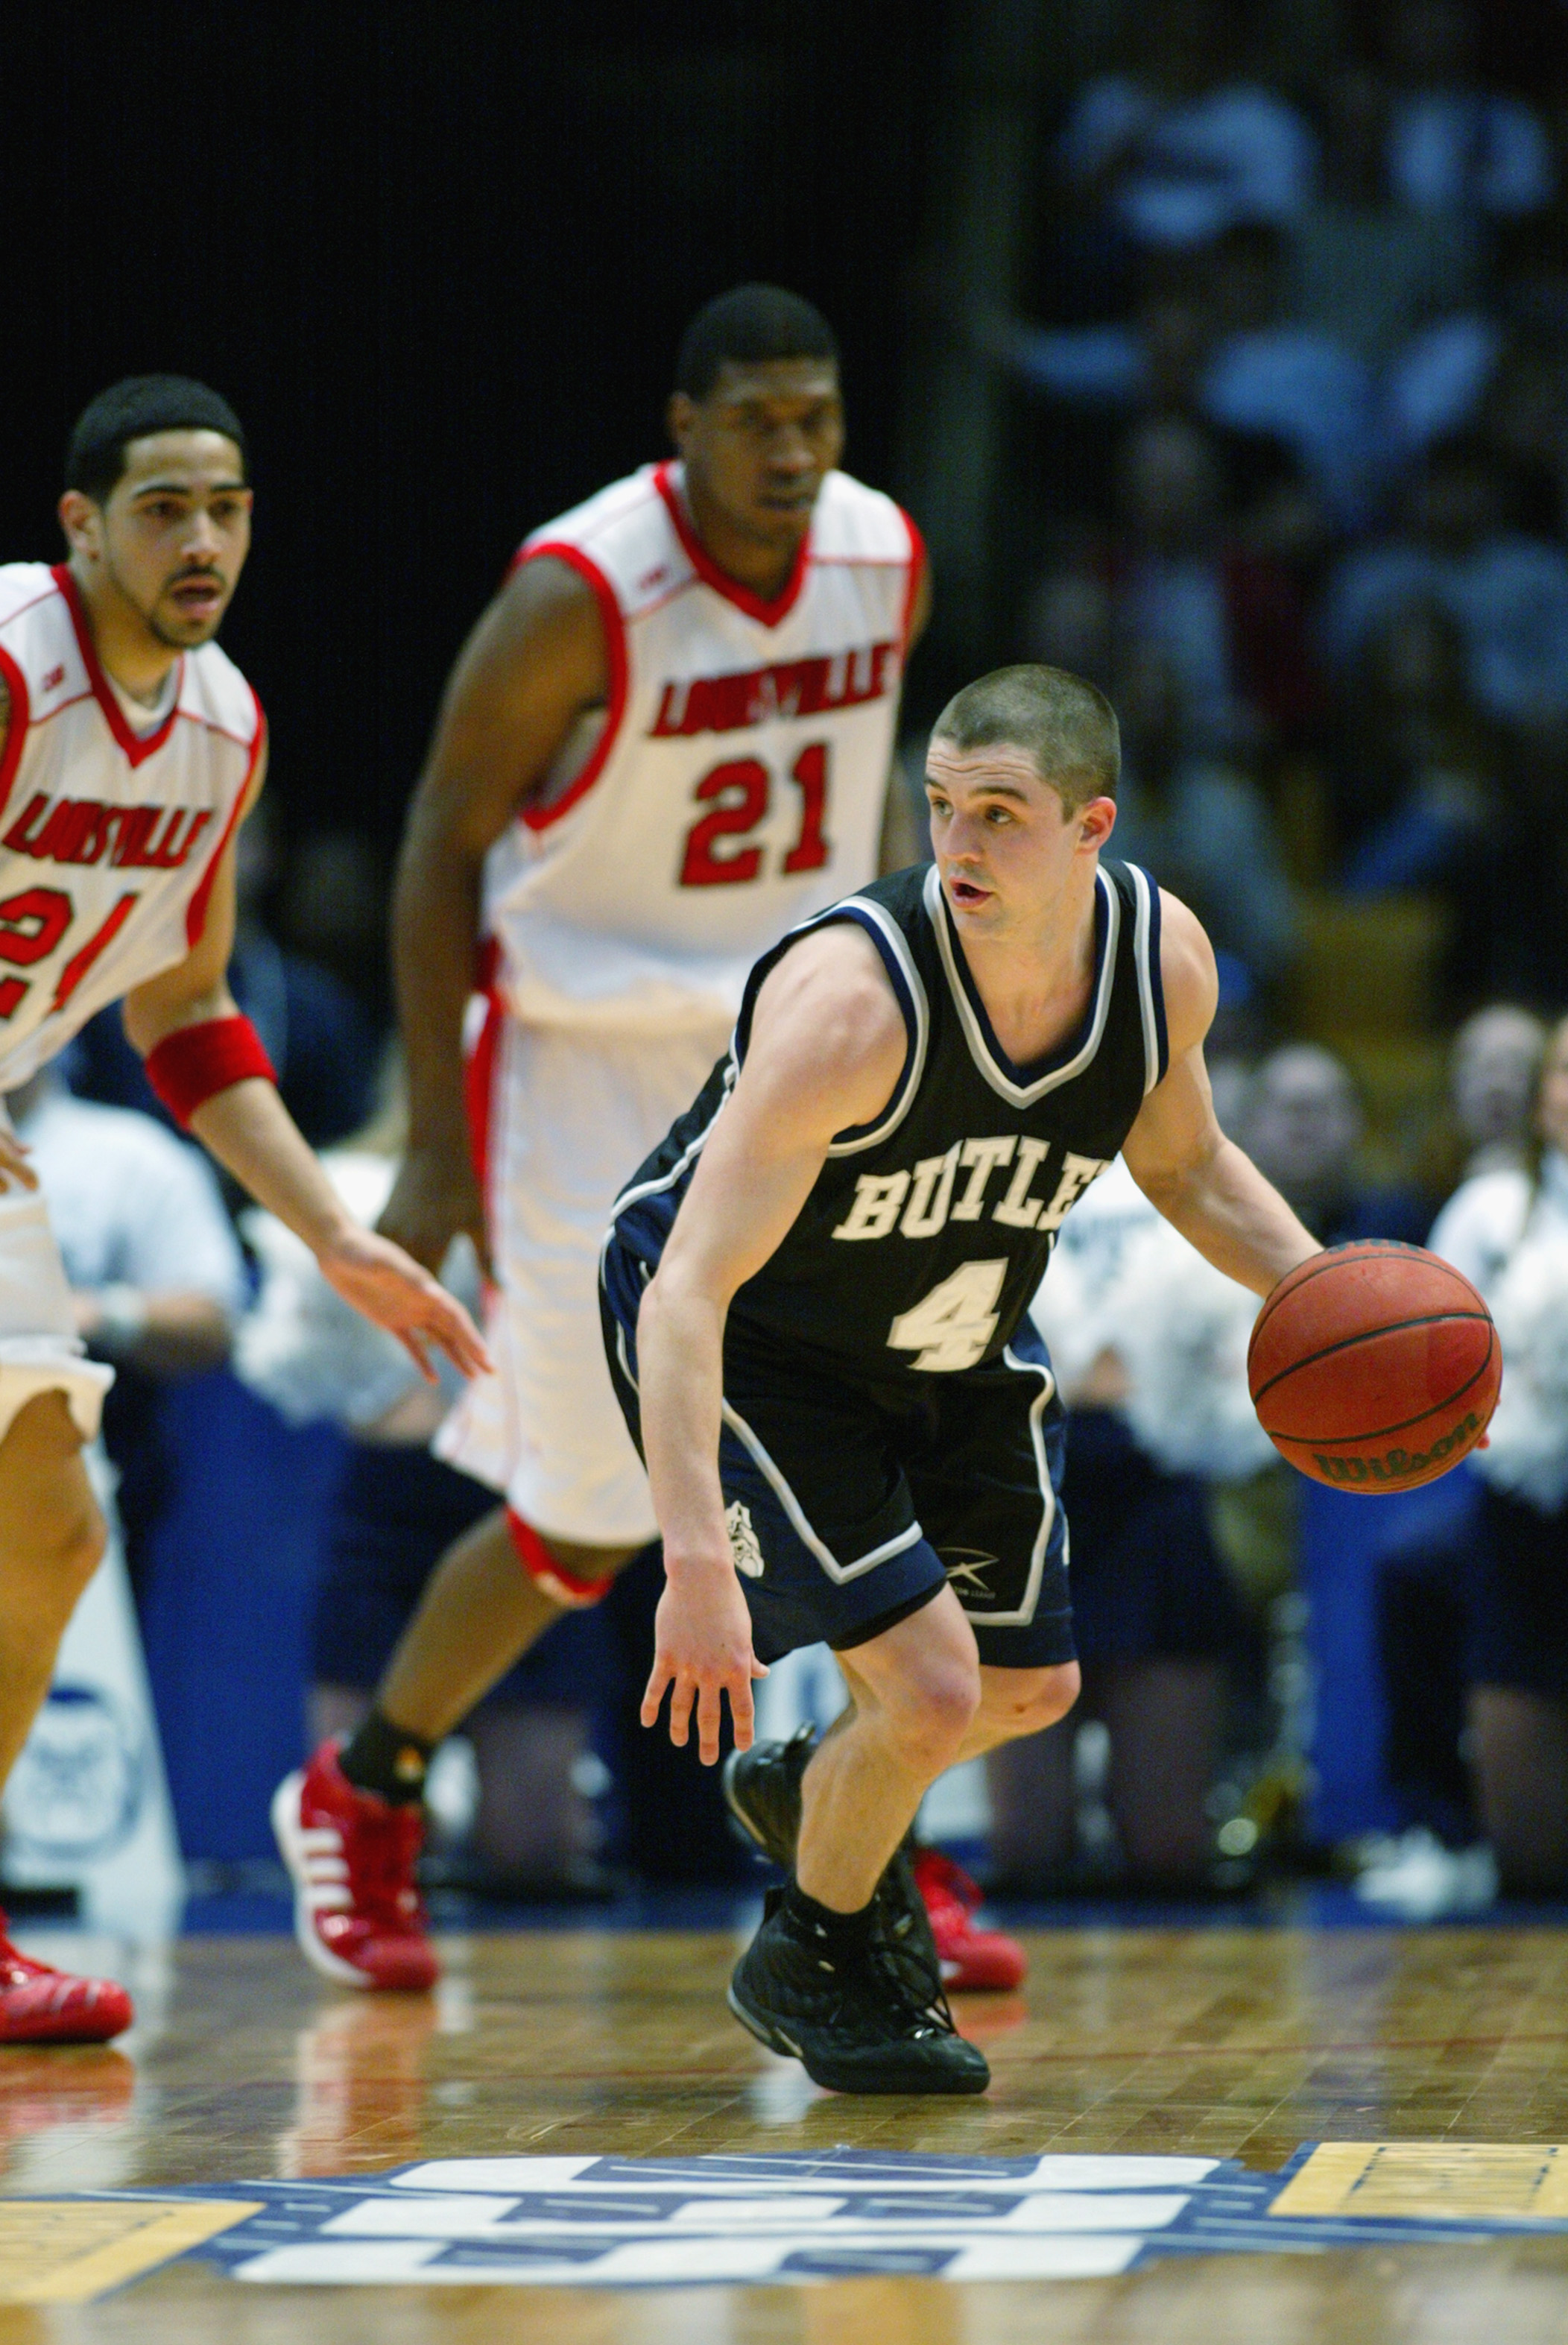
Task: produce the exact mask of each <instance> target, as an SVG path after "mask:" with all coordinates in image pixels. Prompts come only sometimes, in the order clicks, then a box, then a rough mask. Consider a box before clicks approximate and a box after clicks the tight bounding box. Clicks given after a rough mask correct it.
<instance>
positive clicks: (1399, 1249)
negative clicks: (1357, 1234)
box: [1247, 1238, 1502, 1497]
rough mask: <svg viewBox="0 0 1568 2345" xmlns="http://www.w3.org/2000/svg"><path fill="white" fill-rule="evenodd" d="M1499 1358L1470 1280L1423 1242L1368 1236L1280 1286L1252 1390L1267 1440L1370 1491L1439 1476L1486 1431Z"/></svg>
mask: <svg viewBox="0 0 1568 2345" xmlns="http://www.w3.org/2000/svg"><path fill="white" fill-rule="evenodd" d="M1501 1381H1502V1350H1501V1348H1500V1346H1499V1345H1498V1341H1497V1330H1496V1328H1495V1327H1494V1326H1493V1325H1492V1315H1491V1313H1490V1312H1489V1311H1488V1309H1487V1307H1486V1305H1485V1304H1484V1303H1483V1302H1482V1299H1481V1297H1480V1295H1479V1294H1477V1293H1476V1291H1475V1289H1474V1287H1473V1286H1472V1284H1471V1283H1470V1281H1469V1279H1468V1278H1462V1276H1461V1275H1460V1274H1459V1272H1458V1271H1457V1270H1454V1269H1452V1268H1451V1267H1450V1265H1449V1264H1447V1263H1446V1262H1440V1261H1439V1259H1438V1257H1437V1255H1436V1254H1428V1253H1427V1251H1426V1249H1425V1248H1424V1246H1411V1245H1398V1244H1395V1243H1394V1242H1393V1240H1392V1239H1390V1238H1363V1239H1361V1240H1359V1241H1358V1242H1357V1243H1356V1244H1353V1245H1340V1246H1330V1248H1329V1249H1328V1251H1327V1252H1326V1253H1324V1254H1314V1255H1312V1257H1311V1259H1310V1261H1308V1262H1304V1263H1302V1264H1301V1265H1300V1268H1299V1269H1296V1270H1293V1271H1291V1272H1290V1275H1289V1276H1288V1277H1286V1278H1282V1279H1281V1280H1280V1284H1279V1285H1278V1286H1277V1287H1276V1288H1275V1289H1274V1292H1273V1293H1272V1294H1270V1297H1269V1299H1268V1301H1267V1302H1266V1303H1265V1304H1264V1305H1263V1308H1262V1310H1261V1311H1260V1312H1259V1315H1258V1324H1257V1325H1256V1326H1255V1327H1254V1328H1253V1330H1252V1341H1251V1344H1250V1345H1249V1349H1248V1354H1247V1382H1248V1385H1249V1387H1250V1390H1251V1394H1252V1405H1253V1406H1254V1407H1255V1408H1256V1409H1257V1411H1258V1416H1259V1423H1260V1424H1261V1425H1262V1427H1263V1430H1264V1432H1265V1433H1266V1434H1267V1435H1268V1436H1269V1438H1270V1441H1271V1442H1272V1443H1273V1444H1274V1447H1275V1448H1276V1449H1278V1450H1279V1451H1280V1455H1281V1456H1282V1457H1288V1458H1289V1459H1290V1463H1291V1465H1292V1466H1297V1467H1300V1470H1301V1472H1302V1473H1303V1474H1310V1476H1311V1477H1312V1478H1313V1480H1314V1481H1316V1482H1327V1483H1329V1484H1330V1485H1331V1486H1332V1487H1334V1488H1336V1489H1344V1490H1359V1491H1361V1492H1363V1493H1365V1495H1366V1496H1368V1497H1379V1496H1381V1495H1383V1494H1385V1493H1386V1492H1388V1491H1391V1490H1413V1489H1414V1488H1415V1487H1417V1486H1418V1484H1420V1483H1421V1482H1435V1481H1436V1479H1437V1477H1438V1476H1439V1475H1440V1474H1446V1473H1447V1472H1448V1470H1449V1468H1450V1467H1451V1466H1457V1465H1458V1463H1459V1461H1460V1459H1461V1458H1462V1457H1463V1456H1464V1455H1465V1453H1466V1451H1467V1450H1471V1449H1473V1448H1474V1447H1475V1445H1476V1443H1477V1442H1478V1441H1479V1440H1480V1439H1481V1437H1482V1434H1483V1433H1484V1432H1485V1431H1486V1427H1487V1423H1488V1421H1489V1419H1490V1418H1491V1416H1492V1410H1493V1409H1494V1408H1495V1407H1496V1406H1497V1387H1498V1386H1499V1384H1500V1383H1501Z"/></svg>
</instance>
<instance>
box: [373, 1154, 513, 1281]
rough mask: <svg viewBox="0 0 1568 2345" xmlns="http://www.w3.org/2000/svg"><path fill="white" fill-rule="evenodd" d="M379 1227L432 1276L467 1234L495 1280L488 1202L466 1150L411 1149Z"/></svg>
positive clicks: (378, 1224) (394, 1185) (486, 1272)
mask: <svg viewBox="0 0 1568 2345" xmlns="http://www.w3.org/2000/svg"><path fill="white" fill-rule="evenodd" d="M376 1227H377V1228H378V1229H379V1231H380V1233H381V1234H382V1235H383V1237H389V1238H390V1239H391V1240H392V1241H393V1243H394V1244H396V1245H400V1246H401V1247H403V1248H404V1250H405V1251H406V1252H407V1253H409V1254H412V1255H413V1257H414V1260H415V1261H416V1262H422V1263H423V1264H424V1266H425V1268H426V1269H427V1270H431V1271H439V1270H440V1266H441V1264H442V1263H443V1262H445V1260H446V1258H447V1249H448V1247H449V1246H450V1244H451V1242H452V1240H453V1239H454V1238H455V1237H459V1236H461V1235H463V1234H465V1233H466V1235H467V1236H469V1237H470V1238H471V1239H472V1241H473V1246H474V1252H475V1253H476V1254H478V1256H479V1258H480V1264H481V1267H482V1269H483V1270H484V1272H485V1274H486V1276H487V1277H488V1276H489V1274H490V1254H489V1243H488V1239H487V1236H486V1232H485V1216H484V1199H483V1197H482V1195H481V1192H480V1185H479V1179H478V1176H477V1174H476V1173H475V1172H474V1169H473V1160H472V1159H471V1157H470V1154H469V1152H468V1150H467V1148H466V1146H463V1147H458V1146H453V1147H450V1148H430V1147H422V1148H410V1151H409V1152H408V1154H407V1155H406V1156H405V1157H404V1159H403V1162H402V1163H401V1165H400V1168H399V1172H398V1177H397V1179H396V1181H395V1182H394V1183H393V1184H392V1193H391V1195H390V1196H389V1198H388V1200H387V1203H386V1208H385V1210H384V1212H383V1213H382V1214H381V1218H380V1220H379V1222H378V1223H377V1224H376Z"/></svg>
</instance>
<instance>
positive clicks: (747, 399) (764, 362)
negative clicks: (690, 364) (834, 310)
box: [709, 359, 838, 407]
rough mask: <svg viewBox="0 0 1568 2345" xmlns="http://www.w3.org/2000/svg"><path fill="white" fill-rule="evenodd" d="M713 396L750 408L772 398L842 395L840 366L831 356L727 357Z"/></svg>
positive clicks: (818, 398) (719, 372)
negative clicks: (788, 357) (839, 374)
mask: <svg viewBox="0 0 1568 2345" xmlns="http://www.w3.org/2000/svg"><path fill="white" fill-rule="evenodd" d="M709 396H710V398H712V399H714V400H717V401H721V402H722V403H723V405H724V406H726V407H749V406H756V405H761V404H764V403H765V402H767V401H772V400H822V399H836V398H837V397H838V369H837V368H836V367H835V365H834V363H833V360H831V359H757V360H750V361H745V362H743V361H742V360H739V359H726V360H724V362H723V365H722V366H721V367H720V369H719V371H718V374H717V376H716V377H715V378H714V381H713V390H712V391H711V392H710V393H709Z"/></svg>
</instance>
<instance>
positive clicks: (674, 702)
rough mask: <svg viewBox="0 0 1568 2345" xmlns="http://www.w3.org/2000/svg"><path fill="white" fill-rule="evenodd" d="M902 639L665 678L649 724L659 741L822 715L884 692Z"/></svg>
mask: <svg viewBox="0 0 1568 2345" xmlns="http://www.w3.org/2000/svg"><path fill="white" fill-rule="evenodd" d="M898 675H899V661H898V645H896V644H894V643H888V644H862V645H860V646H859V648H858V649H857V650H855V651H847V652H835V653H834V654H833V655H831V657H830V656H827V655H823V656H820V657H818V658H815V659H799V660H783V661H780V662H779V664H778V665H776V666H774V667H752V668H741V669H736V670H735V671H734V672H733V674H732V675H693V676H686V677H683V678H682V679H681V680H680V681H679V682H677V683H674V684H667V685H665V686H664V688H663V691H662V692H661V694H660V695H659V714H658V716H656V717H655V718H654V720H653V723H652V726H650V727H649V738H650V740H654V741H668V740H679V739H682V738H683V737H685V736H688V735H690V734H693V733H740V732H744V731H745V730H746V729H747V728H748V727H749V726H754V725H769V724H772V723H774V721H775V720H776V719H778V718H786V719H787V718H794V717H797V716H824V715H825V714H826V713H827V712H828V711H830V710H832V709H835V708H858V707H860V706H862V704H863V703H865V702H866V701H872V700H881V699H883V698H885V695H887V694H888V693H890V692H892V691H893V690H894V689H895V686H896V685H897V682H898Z"/></svg>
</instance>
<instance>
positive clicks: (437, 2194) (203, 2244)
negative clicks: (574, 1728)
mask: <svg viewBox="0 0 1568 2345" xmlns="http://www.w3.org/2000/svg"><path fill="white" fill-rule="evenodd" d="M226 2202H227V2203H226ZM4 2203H5V2202H0V2205H3V2204H4ZM9 2203H10V2204H11V2206H12V2207H14V2208H16V2209H18V2210H19V2209H20V2208H22V2207H23V2205H24V2204H25V2206H26V2208H28V2210H29V2211H28V2213H27V2215H26V2217H25V2218H22V2219H23V2220H24V2222H25V2226H27V2227H30V2228H29V2236H35V2237H37V2238H49V2237H57V2238H60V2239H62V2240H66V2239H67V2238H74V2237H75V2236H76V2235H75V2234H74V2233H72V2231H71V2224H72V2222H75V2223H76V2228H77V2230H78V2231H80V2232H81V2249H72V2250H71V2252H72V2253H73V2254H76V2256H77V2260H78V2263H79V2265H80V2266H81V2269H79V2270H78V2272H77V2275H76V2279H75V2280H71V2279H69V2277H68V2275H67V2277H66V2279H56V2280H55V2281H51V2280H50V2279H49V2276H48V2272H47V2271H43V2273H42V2277H40V2274H39V2271H38V2270H36V2269H33V2267H32V2266H30V2267H29V2269H30V2270H32V2271H33V2277H32V2279H28V2277H27V2275H26V2274H25V2273H23V2274H21V2276H20V2278H19V2279H16V2280H13V2279H12V2271H11V2269H9V2268H8V2267H7V2266H6V2263H5V2231H4V2229H3V2228H0V2296H4V2295H5V2293H6V2289H7V2283H8V2282H9V2283H10V2285H11V2294H12V2300H13V2301H15V2300H16V2295H17V2292H18V2290H20V2289H28V2288H31V2289H32V2290H33V2293H32V2294H31V2296H29V2297H25V2300H31V2301H45V2300H48V2299H47V2297H46V2295H45V2294H40V2293H39V2292H38V2290H39V2289H49V2290H52V2293H53V2296H54V2299H55V2300H76V2301H80V2300H83V2298H84V2295H85V2294H86V2293H93V2292H97V2287H95V2286H93V2285H92V2284H91V2283H92V2261H91V2255H92V2250H93V2249H94V2247H95V2245H96V2244H98V2243H101V2244H103V2245H105V2246H107V2247H110V2248H113V2247H114V2246H115V2245H116V2242H119V2241H122V2240H127V2241H134V2240H135V2238H137V2235H138V2233H139V2234H142V2235H145V2236H143V2237H142V2238H141V2244H140V2246H139V2247H134V2248H132V2249H130V2250H129V2251H128V2252H129V2256H130V2260H129V2263H128V2268H127V2264H126V2251H122V2259H121V2261H120V2263H119V2264H118V2265H117V2266H116V2265H115V2264H114V2263H113V2260H112V2259H110V2261H109V2262H107V2263H106V2264H103V2265H101V2266H100V2267H99V2268H98V2269H99V2272H100V2274H101V2279H100V2280H99V2282H98V2286H101V2287H106V2286H113V2285H118V2284H121V2283H122V2282H123V2281H124V2280H126V2279H129V2278H133V2277H135V2276H137V2273H139V2272H141V2271H145V2270H146V2269H149V2268H150V2265H151V2263H153V2262H155V2261H157V2260H162V2259H164V2258H165V2257H167V2256H168V2255H173V2254H177V2253H181V2252H183V2253H185V2254H187V2255H192V2256H195V2257H197V2258H199V2259H202V2260H204V2261H206V2262H207V2263H209V2264H210V2263H216V2264H217V2265H218V2266H219V2267H220V2268H221V2269H223V2270H225V2271H226V2272H227V2273H228V2275H229V2276H230V2277H231V2278H233V2279H236V2280H238V2281H240V2282H243V2283H248V2284H255V2285H258V2286H265V2287H273V2288H276V2287H303V2288H309V2287H364V2288H372V2287H376V2288H384V2287H387V2286H396V2285H398V2284H399V2283H400V2282H401V2283H405V2284H409V2285H417V2286H419V2287H420V2288H429V2287H432V2286H439V2285H441V2284H443V2283H444V2284H447V2285H450V2286H451V2287H455V2288H473V2287H482V2286H491V2287H513V2288H515V2287H521V2288H650V2287H672V2288H691V2287H697V2286H702V2285H704V2284H711V2285H715V2286H735V2285H744V2284H754V2283H757V2282H764V2281H765V2282H768V2283H771V2284H774V2285H777V2284H784V2285H791V2284H801V2285H804V2284H808V2283H812V2282H821V2281H824V2280H833V2279H864V2278H880V2279H896V2278H899V2277H907V2278H911V2279H945V2280H955V2281H965V2280H976V2281H980V2280H1048V2279H1105V2278H1108V2277H1111V2276H1114V2275H1115V2274H1117V2273H1118V2272H1124V2271H1128V2270H1129V2269H1133V2268H1134V2267H1137V2266H1140V2265H1142V2264H1145V2263H1147V2262H1149V2261H1151V2260H1153V2259H1157V2258H1159V2257H1162V2256H1170V2255H1225V2254H1245V2255H1257V2254H1258V2253H1259V2252H1267V2251H1269V2250H1273V2251H1275V2252H1277V2253H1279V2252H1282V2253H1286V2254H1316V2253H1319V2252H1320V2251H1321V2250H1322V2249H1325V2248H1346V2247H1391V2246H1410V2245H1412V2244H1415V2243H1418V2242H1421V2241H1423V2240H1424V2241H1428V2242H1431V2241H1437V2240H1442V2241H1444V2242H1446V2243H1448V2244H1451V2245H1452V2244H1454V2243H1456V2242H1458V2243H1463V2242H1476V2241H1480V2240H1482V2239H1485V2238H1493V2237H1495V2236H1497V2235H1498V2234H1499V2233H1500V2232H1501V2233H1512V2234H1518V2233H1520V2232H1530V2231H1540V2230H1550V2231H1557V2232H1563V2231H1568V2148H1558V2147H1534V2146H1530V2147H1512V2146H1508V2145H1502V2146H1499V2145H1492V2144H1473V2145H1472V2144H1465V2143H1457V2144H1456V2143H1453V2142H1333V2143H1327V2144H1322V2145H1314V2144H1308V2145H1307V2146H1306V2147H1304V2148H1302V2149H1301V2150H1300V2151H1298V2153H1297V2155H1296V2157H1294V2158H1292V2160H1291V2161H1290V2165H1289V2166H1288V2167H1286V2169H1285V2171H1284V2173H1283V2174H1255V2173H1250V2172H1249V2171H1248V2170H1247V2169H1246V2168H1245V2167H1242V2166H1240V2165H1239V2163H1238V2162H1237V2161H1236V2160H1235V2159H1231V2158H1226V2159H1219V2158H1209V2157H1077V2156H1071V2155H1061V2156H1049V2157H919V2156H914V2155H899V2154H896V2153H886V2154H884V2153H881V2152H877V2151H873V2150H857V2149H836V2150H832V2151H829V2152H827V2153H825V2154H823V2155H813V2154H810V2153H804V2152H786V2153H782V2154H776V2155H772V2156H769V2155H759V2156H754V2157H693V2158H624V2157H461V2158H443V2159H439V2160H435V2161H432V2162H430V2163H427V2164H424V2165H420V2166H412V2167H405V2168H404V2169H402V2170H401V2171H400V2172H398V2173H393V2174H387V2175H382V2176H379V2177H378V2178H373V2179H368V2178H365V2177H364V2176H354V2177H351V2178H344V2179H342V2180H339V2181H330V2180H329V2181H310V2182H245V2183H234V2184H230V2185H226V2186H220V2187H219V2188H212V2187H211V2186H207V2187H205V2188H201V2189H199V2190H197V2189H192V2190H191V2191H190V2192H188V2193H187V2194H182V2193H179V2192H176V2191H163V2192H160V2193H159V2194H158V2195H157V2199H156V2200H154V2199H152V2198H150V2196H149V2197H147V2198H137V2195H136V2194H134V2193H129V2192H120V2193H113V2192H105V2193H99V2194H96V2195H87V2196H84V2197H81V2198H75V2199H56V2200H50V2201H37V2200H33V2201H27V2202H22V2201H13V2202H9ZM71 2210H75V2212H74V2214H73V2213H72V2211H71ZM88 2213H91V2215H92V2218H93V2223H91V2224H88V2226H87V2228H86V2230H82V2221H83V2218H84V2217H85V2216H86V2214H88ZM178 2215H183V2216H184V2217H185V2218H187V2222H188V2223H189V2224H190V2226H191V2227H192V2228H190V2229H188V2230H187V2232H186V2234H185V2235H184V2236H179V2235H178V2233H177V2228H175V2229H171V2230H169V2231H167V2233H166V2234H165V2237H166V2238H167V2247H166V2248H165V2249H163V2251H162V2254H161V2255H160V2254H159V2253H158V2251H157V2249H156V2247H155V2245H154V2240H155V2238H156V2230H157V2222H159V2221H167V2220H168V2219H169V2218H171V2217H173V2216H178ZM93 2224H96V2226H97V2227H98V2228H97V2231H96V2233H95V2232H94V2230H93ZM83 2251H85V2253H84V2252H83ZM33 2261H34V2265H37V2264H38V2262H39V2259H37V2258H35V2259H33ZM56 2261H57V2262H58V2261H59V2259H58V2258H56ZM61 2269H62V2270H64V2269H65V2266H64V2265H62V2267H61Z"/></svg>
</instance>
